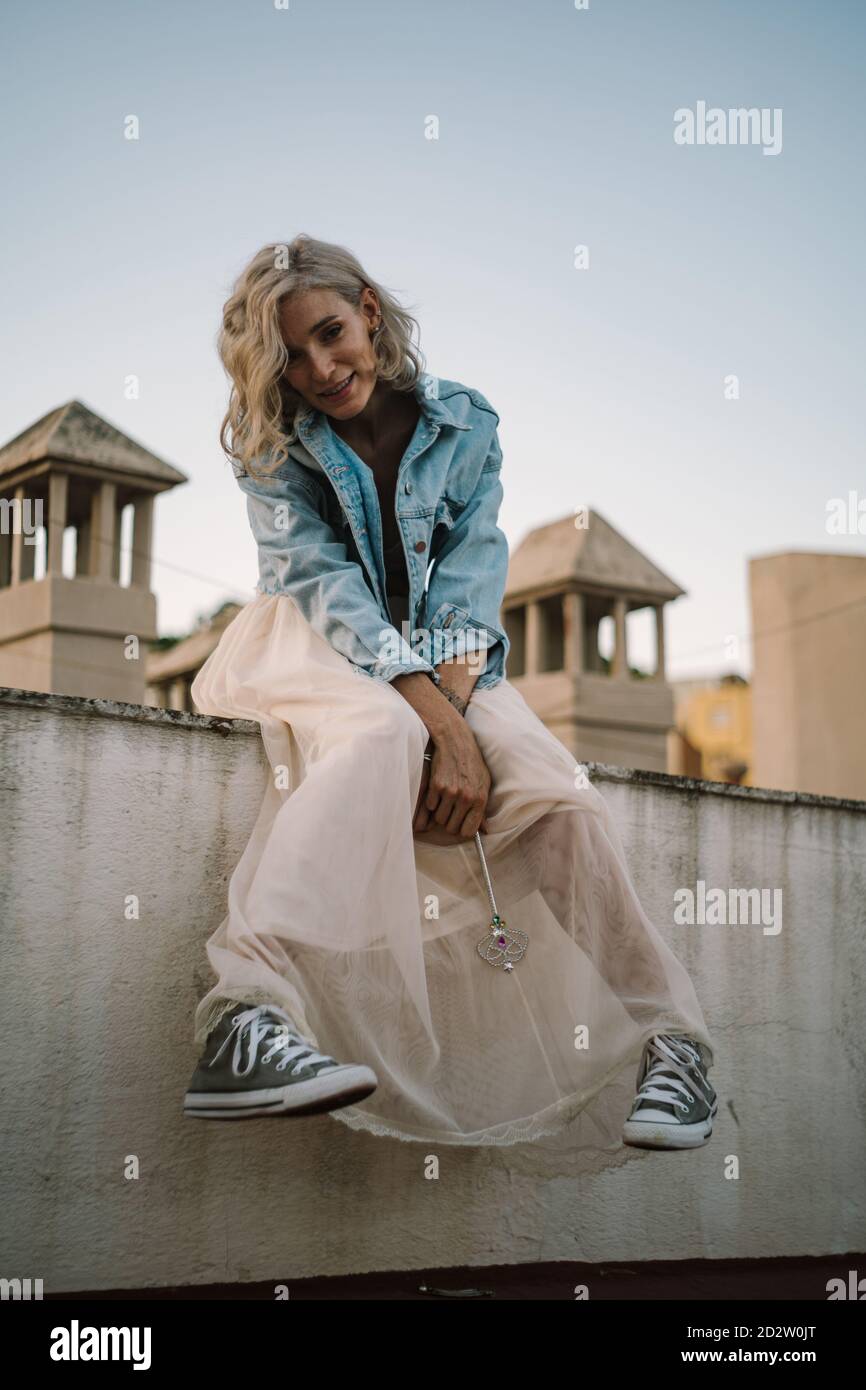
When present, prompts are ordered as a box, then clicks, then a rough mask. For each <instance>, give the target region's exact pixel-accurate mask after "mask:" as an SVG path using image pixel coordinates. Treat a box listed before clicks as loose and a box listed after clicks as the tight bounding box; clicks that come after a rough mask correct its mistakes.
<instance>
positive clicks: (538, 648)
mask: <svg viewBox="0 0 866 1390" xmlns="http://www.w3.org/2000/svg"><path fill="white" fill-rule="evenodd" d="M543 640H544V636H543V633H542V616H541V604H540V603H537V602H536V601H535V600H532V601H531V602H529V603H527V605H526V674H527V676H537V675H538V674H539V672H540V671H541V670H542V669H543V662H542V643H543Z"/></svg>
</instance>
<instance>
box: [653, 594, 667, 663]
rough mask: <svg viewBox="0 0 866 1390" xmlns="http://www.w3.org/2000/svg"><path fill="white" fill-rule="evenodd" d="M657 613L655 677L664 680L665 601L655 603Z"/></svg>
mask: <svg viewBox="0 0 866 1390" xmlns="http://www.w3.org/2000/svg"><path fill="white" fill-rule="evenodd" d="M653 607H654V608H655V614H656V670H655V676H654V679H655V680H657V681H663V680H664V678H665V606H664V604H663V603H655V604H653Z"/></svg>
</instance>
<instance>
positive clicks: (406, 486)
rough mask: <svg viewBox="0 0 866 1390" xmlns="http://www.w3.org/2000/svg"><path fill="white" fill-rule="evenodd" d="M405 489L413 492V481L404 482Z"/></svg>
mask: <svg viewBox="0 0 866 1390" xmlns="http://www.w3.org/2000/svg"><path fill="white" fill-rule="evenodd" d="M403 491H404V492H411V491H412V484H411V483H404V484H403Z"/></svg>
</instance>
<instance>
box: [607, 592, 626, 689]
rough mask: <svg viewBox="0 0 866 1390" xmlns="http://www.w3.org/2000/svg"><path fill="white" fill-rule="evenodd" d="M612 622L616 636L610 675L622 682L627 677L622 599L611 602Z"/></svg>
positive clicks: (623, 602)
mask: <svg viewBox="0 0 866 1390" xmlns="http://www.w3.org/2000/svg"><path fill="white" fill-rule="evenodd" d="M613 622H614V629H615V632H616V636H615V639H614V649H613V661H612V662H611V668H610V674H611V675H612V676H615V677H616V678H617V679H618V680H623V679H625V678H626V677H627V676H628V651H627V650H626V641H625V599H624V598H615V599H614V601H613Z"/></svg>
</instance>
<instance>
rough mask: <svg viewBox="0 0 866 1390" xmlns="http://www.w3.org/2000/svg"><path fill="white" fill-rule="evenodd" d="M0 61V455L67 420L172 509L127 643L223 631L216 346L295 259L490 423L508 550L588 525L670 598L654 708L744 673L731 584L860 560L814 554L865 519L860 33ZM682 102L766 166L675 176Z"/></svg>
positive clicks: (778, 21) (713, 16)
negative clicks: (539, 534) (116, 443)
mask: <svg viewBox="0 0 866 1390" xmlns="http://www.w3.org/2000/svg"><path fill="white" fill-rule="evenodd" d="M0 38H2V52H3V55H4V56H3V60H2V74H3V80H2V83H0V103H2V108H3V109H2V120H0V172H2V188H3V192H4V200H3V201H4V208H3V218H2V228H3V241H4V255H3V258H2V266H0V275H2V303H3V317H4V332H3V334H2V347H0V352H2V360H0V379H2V383H3V388H4V389H3V391H2V393H0V440H2V442H5V441H6V440H8V439H9V438H11V437H12V436H13V435H15V434H17V433H18V432H19V431H20V430H22V429H23V428H24V427H25V426H27V425H28V424H30V423H31V422H32V421H33V420H35V419H36V418H38V417H39V416H41V415H44V414H45V413H46V412H47V411H48V410H50V409H53V408H54V407H56V406H57V405H59V404H61V403H62V402H64V401H66V400H69V399H71V398H73V397H78V398H79V399H80V400H83V401H84V402H85V404H87V405H88V406H90V407H91V408H92V409H94V410H95V411H97V412H98V413H99V414H101V415H103V416H104V417H105V418H106V419H107V420H109V421H111V422H112V423H113V424H115V425H117V426H118V427H119V428H120V429H122V430H124V431H126V432H127V433H128V434H130V435H131V436H132V437H133V438H135V439H137V440H139V441H140V442H142V443H143V444H145V445H146V446H147V447H148V448H150V449H152V450H153V451H154V452H155V453H157V454H159V455H160V456H161V457H163V458H165V459H166V460H168V461H169V462H170V463H172V464H174V465H175V466H176V467H178V468H180V469H181V470H182V471H183V472H185V473H187V474H188V475H189V478H190V481H189V483H188V484H186V485H184V486H183V487H178V488H176V489H175V490H174V491H172V492H170V493H168V494H166V495H164V496H163V497H162V498H161V499H160V500H158V501H157V507H156V530H155V541H154V551H155V555H156V557H157V561H158V562H157V563H156V565H155V570H154V585H153V587H154V589H155V591H156V593H157V596H158V602H159V629H160V632H161V633H163V634H167V633H183V632H185V631H187V630H188V628H189V626H190V625H191V624H192V623H193V621H194V620H195V618H196V617H197V615H198V614H200V613H203V612H209V611H211V610H212V609H213V608H215V607H216V606H217V605H218V604H219V603H220V602H221V601H222V600H223V599H225V598H227V597H234V598H238V599H241V600H242V601H245V600H247V599H249V598H251V597H252V595H253V590H254V585H255V582H256V578H257V568H256V556H255V545H254V542H253V539H252V536H251V534H250V532H249V528H248V523H247V519H246V512H245V508H244V500H243V496H242V494H241V493H240V492H239V490H238V489H237V487H236V484H235V483H234V480H233V478H232V474H231V469H230V466H229V464H228V462H227V461H226V460H225V459H224V458H223V455H222V452H221V450H220V447H219V442H218V437H217V436H218V429H219V424H220V420H221V418H222V413H223V410H224V407H225V400H226V395H227V383H226V379H225V376H224V374H223V370H222V367H221V364H220V363H219V360H218V358H217V355H216V349H215V337H216V333H217V330H218V327H219V322H220V313H221V307H222V304H223V301H224V300H225V298H226V296H227V294H228V292H229V289H230V286H231V284H232V282H233V280H234V278H235V276H236V275H237V274H238V272H239V271H240V270H241V268H242V266H243V265H244V264H245V262H246V261H247V260H248V258H249V257H250V256H251V255H252V254H253V253H254V252H255V251H256V250H257V249H258V248H259V247H260V246H261V245H263V244H265V243H268V242H275V241H279V242H285V241H288V240H289V239H290V238H291V237H292V236H294V235H296V234H297V233H298V232H300V231H304V232H308V233H310V234H311V235H314V236H320V237H323V238H324V239H326V240H329V241H337V242H340V243H342V244H344V245H346V246H348V247H350V248H351V249H352V250H353V251H354V253H355V254H356V255H357V256H358V257H359V259H360V260H361V262H362V263H363V264H365V265H366V266H367V268H368V270H369V273H370V275H371V276H373V277H374V278H375V279H377V280H379V281H380V282H382V283H384V284H385V285H386V286H388V288H390V289H392V290H394V291H395V292H396V293H397V294H398V295H399V297H400V298H401V300H402V301H403V303H404V304H406V305H407V306H408V307H409V308H410V309H411V310H412V311H413V312H415V314H416V316H417V317H418V318H419V320H420V323H421V330H422V336H421V346H422V348H423V350H424V352H425V354H426V361H427V367H428V370H429V371H431V372H432V373H433V374H435V375H437V376H441V377H447V378H451V379H456V380H458V381H462V382H465V383H467V384H468V385H471V386H475V387H477V388H478V389H479V390H481V391H482V392H483V393H484V395H485V396H487V397H488V399H489V400H490V402H491V403H492V404H493V406H494V407H495V408H496V410H497V411H498V413H499V415H500V417H501V424H500V440H501V443H502V447H503V454H504V462H503V472H502V480H503V485H504V488H505V500H504V503H503V508H502V513H501V524H502V526H503V529H504V530H505V532H506V534H507V536H508V539H509V542H510V544H511V546H512V548H513V547H514V546H516V545H517V544H518V543H519V541H520V540H521V538H522V537H523V536H524V535H525V534H526V532H527V531H528V530H529V529H530V528H531V527H533V526H536V525H540V524H543V523H545V522H548V521H552V520H555V519H557V518H558V517H561V516H563V515H565V514H568V513H572V512H573V510H574V508H575V507H577V506H579V505H582V504H587V505H589V506H595V507H597V508H598V509H599V511H600V512H602V513H603V514H604V516H605V517H606V518H607V519H608V520H609V521H610V522H611V523H612V524H613V525H614V526H615V527H617V529H619V530H620V531H622V533H623V534H624V535H625V536H626V537H627V538H628V539H629V540H631V541H633V542H634V543H635V544H636V545H637V546H638V547H639V548H640V549H642V550H644V551H645V552H646V553H647V554H648V555H649V556H650V557H651V558H652V559H653V560H654V561H655V562H656V563H657V564H658V565H659V566H660V567H661V568H662V569H663V570H665V571H666V572H667V573H668V574H669V575H670V576H671V577H672V578H673V579H674V580H675V581H676V582H677V583H678V584H680V585H681V586H682V587H683V588H684V589H686V590H687V595H688V596H687V597H685V598H682V599H679V600H677V602H676V603H674V604H672V605H670V606H669V607H668V610H667V629H666V631H667V647H668V670H669V674H670V675H671V676H672V677H685V676H691V675H697V674H701V673H704V672H707V673H715V672H720V671H724V670H731V669H733V670H740V671H741V672H742V673H743V674H746V675H747V674H748V673H749V670H750V662H751V651H750V648H749V646H748V643H742V642H741V643H740V645H739V647H737V646H736V645H735V644H733V643H731V641H730V640H729V639H730V637H731V636H732V635H737V636H739V637H740V638H743V637H747V636H748V633H749V609H748V583H747V562H748V559H749V557H751V556H754V555H762V554H770V553H774V552H777V551H781V550H789V549H803V550H820V551H833V552H845V553H855V554H860V555H863V554H866V536H864V535H857V534H848V535H842V536H835V535H831V534H828V532H827V529H826V507H827V503H828V500H829V499H831V498H833V497H847V495H848V493H849V491H850V490H851V489H856V490H858V495H859V496H860V497H863V496H864V495H866V470H864V463H863V434H864V431H863V398H864V393H863V390H862V385H861V380H860V378H861V374H862V371H863V362H864V351H863V347H864V344H863V337H864V330H863V324H864V269H863V256H864V251H863V224H864V216H863V214H864V206H863V205H864V180H863V149H864V143H866V141H864V137H866V131H864V123H866V122H864V104H863V101H862V74H863V61H864V51H866V43H864V38H866V5H864V4H863V3H859V2H858V0H821V3H817V0H815V2H814V3H808V0H785V3H782V2H781V0H727V3H722V0H718V3H715V2H713V0H657V3H654V4H650V3H647V0H590V2H589V8H588V9H586V10H578V9H576V8H575V5H574V0H532V2H531V3H530V0H526V2H525V3H516V2H515V3H510V2H509V0H471V3H470V2H469V0H463V3H459V0H438V3H436V4H430V3H420V0H367V3H365V4H360V3H357V0H315V2H314V0H290V3H289V4H288V6H287V8H276V7H275V5H274V3H273V0H258V2H256V0H248V2H246V3H244V2H242V0H174V2H173V3H172V2H171V0H148V3H135V2H134V0H77V2H76V0H73V2H72V3H70V2H69V0H63V2H61V0H42V2H41V3H40V4H38V5H33V4H31V5H27V4H24V3H20V0H19V3H18V4H17V5H13V4H6V5H4V6H3V8H2V20H0ZM701 101H703V102H706V104H707V106H708V107H720V108H722V109H723V110H725V111H727V110H728V109H730V108H733V107H740V106H747V107H752V106H754V107H757V108H759V109H764V108H766V109H767V111H768V112H772V111H773V110H775V109H776V108H779V109H781V111H782V125H781V131H782V148H781V151H780V152H779V153H778V154H776V155H765V154H764V153H763V149H762V147H761V145H760V144H727V145H714V146H711V145H709V144H703V145H698V144H693V145H678V144H676V143H675V141H674V125H675V121H674V112H675V111H676V110H678V109H679V108H684V107H688V108H691V109H692V110H696V108H697V104H698V102H701ZM130 115H134V116H136V117H137V118H138V120H139V122H140V138H139V139H138V140H137V141H130V140H127V139H125V138H124V121H125V120H126V118H127V117H128V116H130ZM430 116H435V117H436V118H437V119H438V123H439V138H438V139H436V140H430V139H426V138H425V122H426V121H427V119H428V118H429V117H430ZM578 245H586V246H587V247H588V248H589V268H588V269H586V270H579V269H576V268H575V266H574V260H575V252H574V248H575V247H576V246H578ZM732 374H733V375H735V376H736V377H737V378H738V379H739V391H740V398H739V399H738V400H730V399H726V398H725V378H726V377H728V376H729V375H732ZM131 376H133V377H136V378H138V380H139V383H140V395H139V398H138V399H134V400H130V399H127V398H126V395H125V383H126V381H127V378H129V377H131ZM630 631H631V629H630ZM649 651H650V646H649V624H648V623H647V624H644V623H642V622H638V623H636V625H635V644H634V647H633V655H634V656H636V657H637V659H638V662H639V664H640V663H642V662H645V661H648V660H649Z"/></svg>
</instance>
